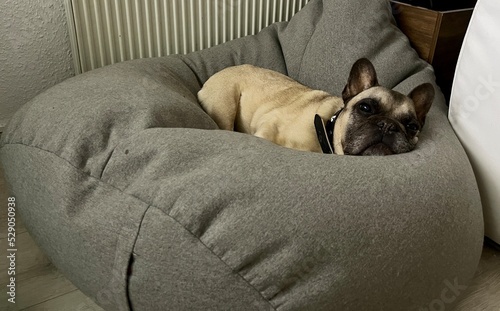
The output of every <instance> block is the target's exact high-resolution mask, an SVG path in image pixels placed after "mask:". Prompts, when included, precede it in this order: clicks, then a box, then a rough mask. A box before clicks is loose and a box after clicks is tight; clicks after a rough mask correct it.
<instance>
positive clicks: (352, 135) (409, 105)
mask: <svg viewBox="0 0 500 311" xmlns="http://www.w3.org/2000/svg"><path fill="white" fill-rule="evenodd" d="M434 95H435V91H434V87H433V86H432V84H430V83H424V84H421V85H419V86H417V87H416V88H415V89H413V91H411V92H410V93H409V94H408V95H404V94H401V93H399V92H396V91H393V90H391V89H388V88H386V87H383V86H380V85H379V84H378V80H377V74H376V72H375V68H374V66H373V64H372V63H371V62H370V61H369V60H368V59H366V58H361V59H359V60H358V61H356V62H355V63H354V65H353V66H352V69H351V72H350V75H349V78H348V80H347V85H346V86H345V88H344V90H343V92H342V97H337V96H333V95H331V94H329V93H327V92H324V91H321V90H314V89H311V88H309V87H307V86H305V85H302V84H300V83H298V82H297V81H295V80H293V79H291V78H290V77H288V76H285V75H283V74H281V73H278V72H275V71H272V70H268V69H264V68H259V67H255V66H252V65H239V66H232V67H228V68H226V69H224V70H222V71H219V72H218V73H216V74H214V75H213V76H211V77H210V78H209V79H208V80H207V81H206V82H205V84H204V85H203V87H202V89H201V90H200V91H199V92H198V99H199V102H200V104H201V106H202V107H203V109H204V110H205V111H206V112H207V114H208V115H209V116H210V117H211V118H212V119H213V120H214V121H215V122H216V123H217V125H218V126H219V128H220V129H223V130H229V131H233V130H235V131H238V132H243V133H248V134H252V135H255V136H258V137H261V138H264V139H267V140H270V141H272V142H274V143H276V144H278V145H282V146H285V147H288V148H293V149H298V150H305V151H313V152H325V148H324V146H322V145H321V144H320V140H321V139H319V134H318V128H317V124H316V126H315V121H314V120H315V117H316V118H317V119H318V118H321V122H322V123H323V124H331V125H332V129H331V131H329V132H328V134H329V135H328V136H329V137H328V140H329V141H330V145H331V147H332V148H331V150H332V151H334V152H333V153H335V154H338V155H391V154H399V153H404V152H409V151H411V150H413V149H414V148H415V146H416V144H417V142H418V135H419V133H420V131H421V130H422V127H423V126H424V123H425V117H426V115H427V113H428V111H429V109H430V107H431V105H432V102H433V101H434ZM316 115H317V116H316Z"/></svg>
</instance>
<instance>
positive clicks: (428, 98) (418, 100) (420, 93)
mask: <svg viewBox="0 0 500 311" xmlns="http://www.w3.org/2000/svg"><path fill="white" fill-rule="evenodd" d="M434 96H435V91H434V87H433V86H432V84H430V83H424V84H421V85H419V86H417V87H416V88H415V89H413V91H411V92H410V94H409V95H408V97H410V98H411V99H412V100H413V103H414V104H415V112H416V113H417V119H418V121H419V122H420V125H421V126H423V125H424V123H425V116H427V113H428V112H429V109H431V105H432V102H433V101H434Z"/></svg>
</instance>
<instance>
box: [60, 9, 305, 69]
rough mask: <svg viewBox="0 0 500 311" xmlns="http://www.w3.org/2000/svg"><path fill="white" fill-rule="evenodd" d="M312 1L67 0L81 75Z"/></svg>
mask: <svg viewBox="0 0 500 311" xmlns="http://www.w3.org/2000/svg"><path fill="white" fill-rule="evenodd" d="M309 1H310V0H65V2H66V3H65V4H66V10H67V15H68V25H69V28H70V38H71V45H72V52H73V59H74V61H75V70H76V72H77V73H81V72H85V71H89V70H92V69H95V68H98V67H102V66H105V65H109V64H113V63H116V62H121V61H125V60H129V59H136V58H144V57H158V56H165V55H170V54H184V53H189V52H193V51H197V50H201V49H205V48H209V47H211V46H214V45H217V44H220V43H223V42H226V41H229V40H232V39H235V38H239V37H243V36H246V35H252V34H256V33H257V32H258V31H259V30H261V29H262V28H264V27H266V26H268V25H270V24H272V23H274V22H280V21H287V20H289V19H290V18H291V17H292V16H293V15H294V14H295V13H297V12H298V11H299V10H300V9H301V8H302V7H303V6H304V5H305V4H307V2H309Z"/></svg>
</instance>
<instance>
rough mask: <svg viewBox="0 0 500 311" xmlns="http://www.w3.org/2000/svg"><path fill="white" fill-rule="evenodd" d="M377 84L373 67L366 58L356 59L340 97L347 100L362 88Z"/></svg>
mask: <svg viewBox="0 0 500 311" xmlns="http://www.w3.org/2000/svg"><path fill="white" fill-rule="evenodd" d="M377 85H378V80H377V73H376V72H375V67H373V65H372V63H371V62H370V61H369V60H368V59H366V58H361V59H358V60H357V61H356V62H355V63H354V65H352V68H351V73H350V74H349V79H348V80H347V85H346V86H345V88H344V91H343V92H342V99H343V100H344V102H347V101H348V100H349V99H351V98H353V97H354V96H356V95H358V94H359V93H361V92H363V91H364V90H367V89H369V88H371V87H373V86H377Z"/></svg>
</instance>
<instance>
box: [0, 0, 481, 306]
mask: <svg viewBox="0 0 500 311" xmlns="http://www.w3.org/2000/svg"><path fill="white" fill-rule="evenodd" d="M359 57H368V58H369V59H371V60H372V61H373V62H374V65H375V67H376V69H377V71H378V74H379V81H380V82H381V83H382V84H384V85H386V86H389V87H394V88H395V89H397V90H400V91H403V92H409V91H410V90H411V89H412V88H413V87H415V86H416V85H418V84H419V83H422V82H431V83H434V75H433V71H432V68H431V67H430V66H429V65H427V64H426V63H424V62H423V61H421V60H419V59H418V57H417V55H416V54H415V52H414V51H413V50H412V49H411V48H410V46H409V43H408V41H407V40H406V38H405V37H404V36H403V35H402V34H401V33H400V32H399V31H398V30H397V28H396V27H395V26H394V24H392V18H391V12H390V10H389V7H388V5H387V2H386V1H384V0H374V1H363V0H356V1H343V0H342V1H341V0H332V1H318V0H315V1H311V2H310V3H309V4H308V5H307V6H306V7H305V8H304V9H303V10H302V11H301V12H299V14H297V15H296V16H295V17H294V18H293V19H292V20H291V21H290V22H289V23H280V24H275V25H272V26H270V27H268V28H266V29H265V30H263V31H262V32H261V33H260V34H258V35H256V36H251V37H246V38H243V39H238V40H234V41H232V42H229V43H227V44H224V45H221V46H218V47H214V48H211V49H208V50H205V51H201V52H197V53H193V54H189V55H186V56H175V57H166V58H156V59H145V60H137V61H130V62H125V63H121V64H116V65H113V66H109V67H105V68H102V69H98V70H94V71H92V72H89V73H86V74H83V75H79V76H77V77H75V78H72V79H69V80H67V81H65V82H63V83H61V84H59V85H57V86H55V87H53V88H51V89H50V90H48V91H46V92H45V93H43V94H41V95H40V96H38V97H37V98H35V99H34V100H32V101H31V102H29V103H28V104H26V105H25V106H24V107H23V108H22V109H21V110H20V111H19V112H18V113H17V114H16V115H15V117H14V118H13V120H12V121H11V123H10V124H9V126H8V128H7V130H6V132H5V133H4V134H3V135H2V141H1V145H0V146H1V147H0V159H1V161H2V164H3V168H4V170H5V176H6V178H7V181H8V183H9V184H10V186H11V189H12V191H13V194H14V195H15V196H16V197H17V201H18V206H19V212H20V213H21V215H22V217H23V219H24V220H25V222H26V226H27V227H28V229H29V231H30V232H31V234H32V235H33V237H34V239H35V240H36V241H37V243H38V244H39V245H40V247H41V248H42V249H43V250H44V251H45V252H46V254H47V255H48V256H49V258H50V259H51V260H52V261H53V263H54V264H55V265H56V266H57V267H58V268H59V269H60V270H61V271H63V272H64V274H65V275H66V276H67V277H68V278H69V279H70V280H71V281H72V282H73V283H74V284H75V285H77V286H78V287H79V288H80V289H81V290H82V291H83V292H85V293H86V294H87V295H89V296H90V297H92V298H93V299H94V300H96V302H97V303H98V304H100V305H101V306H103V307H104V308H105V309H107V310H128V309H129V308H133V310H314V311H320V310H422V309H423V310H427V309H429V308H433V307H434V308H435V307H436V306H438V307H439V306H440V305H441V304H442V305H445V306H446V308H448V307H449V306H451V304H453V302H454V301H456V298H457V297H456V296H457V294H458V292H460V289H461V288H462V287H459V289H456V288H455V290H451V289H450V284H459V285H466V284H467V282H468V281H469V279H470V278H471V277H472V275H473V273H474V271H475V269H476V266H477V263H478V260H479V256H480V253H481V245H482V236H483V227H482V226H483V225H482V214H481V207H480V200H479V195H478V191H477V187H476V183H475V180H474V175H473V173H472V170H471V168H470V164H469V162H468V160H467V157H466V154H465V153H464V151H463V149H462V147H461V145H460V143H459V142H458V140H457V138H456V137H455V135H454V133H453V131H452V129H451V127H450V125H449V123H448V121H447V119H446V106H445V103H444V99H443V96H442V94H439V96H438V97H437V99H436V101H435V103H434V106H433V108H432V110H431V112H430V115H429V116H428V119H427V124H426V128H425V129H424V133H423V135H422V137H421V141H420V143H419V146H418V148H417V149H416V150H415V151H413V152H411V153H407V154H402V155H395V156H388V157H352V156H335V155H334V156H331V155H323V154H315V153H309V152H301V151H295V150H291V149H286V148H283V147H280V146H277V145H274V144H272V143H270V142H268V141H264V140H262V139H259V138H256V137H253V136H250V135H245V134H241V133H234V132H226V131H220V130H216V125H215V123H214V122H213V121H212V120H211V119H210V118H209V117H208V116H207V115H206V114H205V113H204V112H203V110H202V109H201V108H200V106H199V105H198V103H197V100H196V93H197V91H198V90H199V89H200V87H201V85H202V83H203V82H204V81H205V80H206V79H208V77H209V76H210V75H212V74H213V73H215V72H217V71H218V70H221V69H222V68H225V67H227V66H230V65H235V64H242V63H251V64H254V65H257V66H261V67H266V68H270V69H273V70H276V71H280V72H283V73H287V74H289V75H290V76H291V77H293V78H295V79H297V80H298V81H300V82H301V83H304V84H306V85H309V86H311V87H315V88H319V89H323V90H326V91H329V92H332V93H334V94H340V92H341V90H342V88H343V86H344V83H345V81H346V79H347V74H348V72H349V68H350V66H351V65H352V63H353V62H354V61H355V60H356V59H357V58H359ZM443 293H445V294H443Z"/></svg>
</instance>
